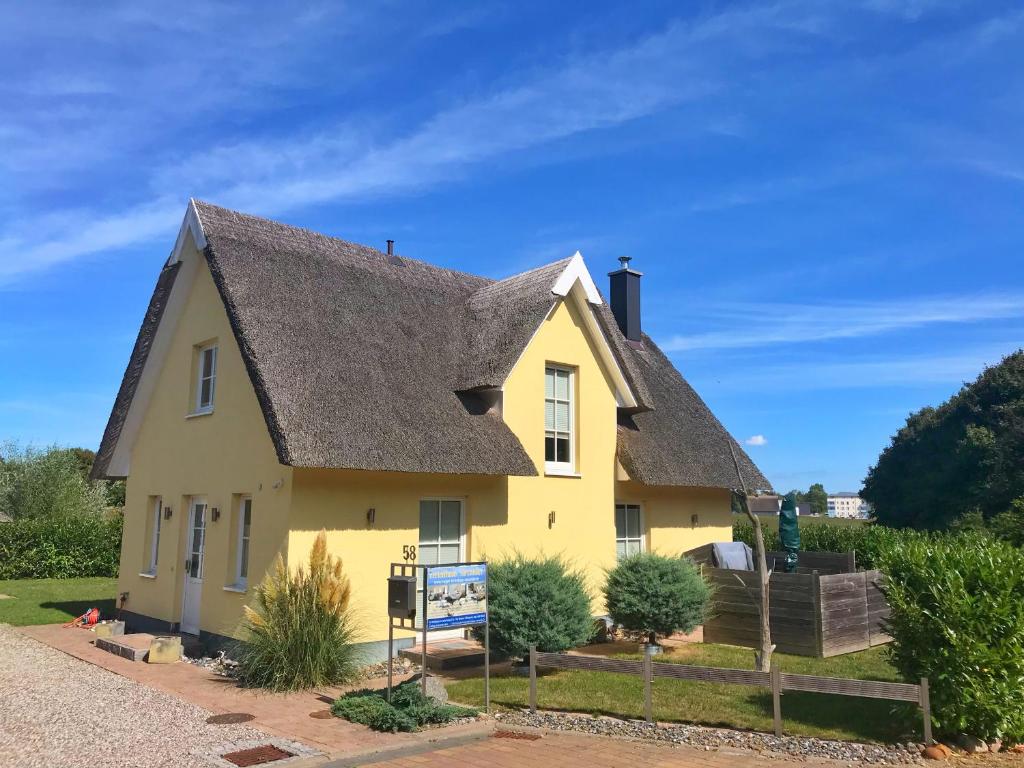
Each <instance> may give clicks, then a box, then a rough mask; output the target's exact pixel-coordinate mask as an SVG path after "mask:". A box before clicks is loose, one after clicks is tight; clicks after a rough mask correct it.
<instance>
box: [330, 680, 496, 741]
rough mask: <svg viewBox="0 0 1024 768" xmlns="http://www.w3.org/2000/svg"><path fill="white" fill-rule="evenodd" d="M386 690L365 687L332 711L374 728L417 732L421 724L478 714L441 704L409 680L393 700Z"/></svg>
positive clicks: (403, 684)
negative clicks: (388, 698) (388, 696)
mask: <svg viewBox="0 0 1024 768" xmlns="http://www.w3.org/2000/svg"><path fill="white" fill-rule="evenodd" d="M386 696H387V693H386V692H385V691H375V690H369V689H362V690H359V691H351V692H350V693H347V694H345V695H344V696H342V697H341V698H339V699H337V700H335V702H334V703H333V704H332V705H331V712H333V713H334V714H335V715H336V716H338V717H344V718H346V719H347V720H351V721H352V722H354V723H362V724H363V725H366V726H369V727H370V728H372V729H373V730H375V731H390V732H392V733H397V732H399V731H415V730H418V729H419V727H420V726H422V725H428V724H443V723H450V722H451V721H452V720H456V719H458V718H460V717H475V716H476V714H477V711H476V710H475V709H467V708H465V707H457V706H455V705H454V704H438V703H437V702H435V701H434V700H433V699H430V698H428V697H426V696H424V695H423V691H422V690H421V689H420V684H419V683H417V682H414V681H407V682H404V683H402V684H401V685H398V686H395V688H394V689H393V690H392V692H391V703H390V704H389V703H388V701H387V698H386Z"/></svg>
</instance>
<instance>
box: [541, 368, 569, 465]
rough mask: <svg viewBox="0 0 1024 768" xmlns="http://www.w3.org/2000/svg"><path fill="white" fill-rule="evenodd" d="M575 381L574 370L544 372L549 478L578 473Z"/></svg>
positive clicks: (546, 453) (560, 369)
mask: <svg viewBox="0 0 1024 768" xmlns="http://www.w3.org/2000/svg"><path fill="white" fill-rule="evenodd" d="M575 378H576V377H575V374H574V373H573V371H572V369H570V368H562V367H560V366H555V365H549V366H547V367H545V369H544V468H545V471H546V472H547V473H548V474H563V475H564V474H573V473H575V471H576V456H575V435H574V432H575V424H574V421H575V417H574V409H573V398H574V389H575Z"/></svg>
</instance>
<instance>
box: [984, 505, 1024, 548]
mask: <svg viewBox="0 0 1024 768" xmlns="http://www.w3.org/2000/svg"><path fill="white" fill-rule="evenodd" d="M988 528H989V531H991V533H992V535H993V536H995V537H996V538H997V539H1002V540H1003V541H1006V542H1009V543H1010V544H1013V546H1015V547H1024V496H1021V497H1020V498H1019V499H1014V500H1013V501H1012V502H1011V503H1010V508H1009V509H1007V510H1004V511H1003V512H1000V513H999V514H998V515H995V516H994V517H993V518H992V520H991V521H990V522H989V526H988Z"/></svg>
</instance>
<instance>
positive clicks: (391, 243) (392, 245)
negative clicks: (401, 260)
mask: <svg viewBox="0 0 1024 768" xmlns="http://www.w3.org/2000/svg"><path fill="white" fill-rule="evenodd" d="M394 255H395V241H394V240H388V256H394Z"/></svg>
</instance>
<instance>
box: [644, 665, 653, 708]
mask: <svg viewBox="0 0 1024 768" xmlns="http://www.w3.org/2000/svg"><path fill="white" fill-rule="evenodd" d="M643 675H644V720H646V721H647V722H648V723H653V722H654V700H653V691H652V690H651V683H652V682H653V680H654V664H653V663H652V661H651V654H649V653H644V666H643Z"/></svg>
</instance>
